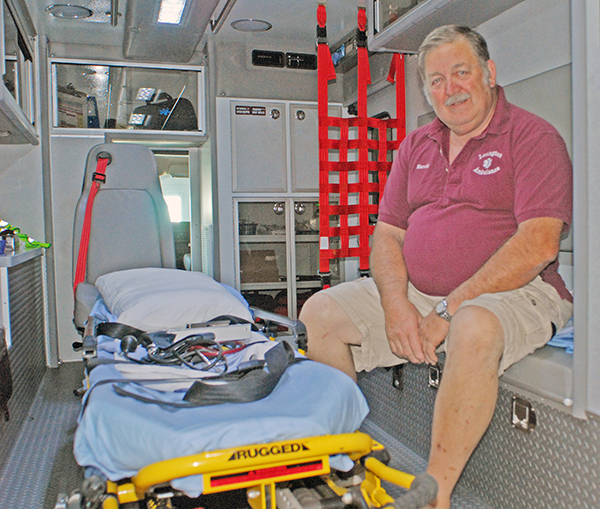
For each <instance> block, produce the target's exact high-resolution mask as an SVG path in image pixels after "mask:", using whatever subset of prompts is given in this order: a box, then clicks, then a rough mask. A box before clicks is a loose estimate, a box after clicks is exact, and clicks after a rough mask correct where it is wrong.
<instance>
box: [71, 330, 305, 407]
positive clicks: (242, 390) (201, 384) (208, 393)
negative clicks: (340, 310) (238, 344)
mask: <svg viewBox="0 0 600 509" xmlns="http://www.w3.org/2000/svg"><path fill="white" fill-rule="evenodd" d="M304 360H307V359H305V358H295V356H294V351H293V349H292V347H291V346H290V345H289V344H288V343H286V342H285V341H282V342H280V343H278V344H277V345H276V346H274V347H273V348H271V349H270V350H268V351H267V352H266V353H265V362H264V363H263V362H256V361H250V362H251V364H250V365H249V366H248V367H242V366H240V368H238V369H237V370H236V371H232V372H230V373H224V374H222V375H219V376H215V377H210V378H207V379H202V380H196V381H195V382H194V383H193V384H192V386H191V387H190V388H189V389H188V390H187V392H186V393H185V396H184V397H183V400H177V401H173V400H172V399H168V398H164V399H160V398H159V396H160V391H152V392H151V393H150V392H149V391H146V389H145V387H144V386H143V384H144V383H145V382H147V383H149V384H152V383H155V382H156V379H148V380H135V381H134V380H131V381H129V380H123V379H122V378H118V379H106V380H101V381H100V382H98V383H97V384H95V385H94V386H92V388H91V389H90V390H89V391H88V393H87V394H86V400H85V402H84V406H83V409H82V412H83V411H84V410H85V408H86V406H87V402H88V401H89V393H90V392H91V391H92V390H93V389H94V388H96V387H99V386H100V385H105V384H109V383H111V384H114V390H115V392H116V393H117V394H119V395H120V396H126V397H130V398H133V399H136V400H138V401H142V402H144V403H154V404H157V405H166V406H170V407H174V408H195V407H201V406H211V405H220V404H222V403H250V402H252V401H258V400H260V399H263V398H265V397H267V396H268V395H269V394H271V392H273V389H275V387H276V386H277V384H278V383H279V380H280V379H281V377H282V376H283V374H284V373H285V370H286V369H287V368H288V367H289V366H291V365H292V364H295V363H297V362H300V361H304ZM264 367H266V368H267V371H265V370H264ZM127 387H135V389H132V390H129V389H127ZM136 389H138V392H133V391H134V390H136ZM144 394H145V395H144Z"/></svg>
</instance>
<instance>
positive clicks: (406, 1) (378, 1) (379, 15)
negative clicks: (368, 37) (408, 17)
mask: <svg viewBox="0 0 600 509" xmlns="http://www.w3.org/2000/svg"><path fill="white" fill-rule="evenodd" d="M423 1H425V0H375V2H374V3H375V5H374V9H375V30H376V32H382V31H383V30H385V29H386V28H387V27H388V26H390V25H391V24H392V23H393V22H394V21H396V20H397V19H400V18H401V17H402V16H404V15H405V14H406V13H407V12H408V11H410V10H411V9H412V8H413V7H415V6H416V5H417V4H419V3H421V2H423Z"/></svg>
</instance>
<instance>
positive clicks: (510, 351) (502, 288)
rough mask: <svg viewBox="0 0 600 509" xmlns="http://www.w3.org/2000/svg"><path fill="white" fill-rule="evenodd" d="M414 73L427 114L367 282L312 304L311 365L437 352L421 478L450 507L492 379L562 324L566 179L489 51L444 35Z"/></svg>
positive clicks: (559, 143) (403, 155)
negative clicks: (503, 83) (436, 383)
mask: <svg viewBox="0 0 600 509" xmlns="http://www.w3.org/2000/svg"><path fill="white" fill-rule="evenodd" d="M418 67H419V73H420V75H421V78H422V81H423V88H424V92H425V94H426V97H427V98H428V100H429V102H430V103H431V105H432V106H433V109H434V111H435V113H436V115H437V119H436V120H435V121H434V122H432V123H431V124H429V125H427V126H424V127H421V128H419V129H417V130H416V131H413V132H412V133H411V134H409V135H408V136H407V138H406V139H405V140H404V141H403V142H402V144H401V145H400V148H399V150H398V154H397V156H396V158H395V160H394V164H393V167H392V171H391V174H390V178H389V180H388V183H387V185H386V189H385V193H384V197H383V199H382V202H381V207H380V213H379V221H378V223H377V226H376V229H375V233H374V237H373V246H372V251H371V271H372V275H373V279H370V278H363V279H361V280H358V281H356V282H351V283H344V284H342V285H338V286H336V287H333V288H330V289H328V290H325V291H323V292H319V293H317V294H316V295H314V296H313V297H312V298H311V299H309V300H308V301H307V303H306V304H305V306H304V308H303V310H302V313H301V316H300V319H301V320H302V321H303V322H304V323H305V324H306V326H307V330H308V355H309V357H311V358H312V359H315V360H318V361H321V362H324V363H327V364H330V365H332V366H334V367H337V368H338V369H341V370H342V371H344V372H346V373H347V374H348V375H349V376H351V377H353V378H354V379H356V371H361V370H367V371H368V370H371V369H373V368H375V367H377V366H392V365H395V364H399V363H401V362H405V361H410V362H413V363H423V362H426V363H429V364H435V363H436V362H437V353H436V350H437V349H438V347H440V346H441V345H442V346H443V348H444V349H445V351H446V361H445V366H444V377H443V379H442V382H441V385H440V388H439V391H438V394H437V399H436V403H435V409H434V416H433V428H432V442H431V451H430V458H429V464H428V468H427V471H428V472H429V473H430V474H431V475H432V476H433V477H435V478H436V480H437V481H438V484H439V494H438V498H437V500H436V502H435V503H434V505H433V507H435V508H436V509H446V508H449V507H450V496H451V493H452V490H453V488H454V486H455V484H456V482H457V481H458V479H459V477H460V474H461V473H462V471H463V469H464V467H465V465H466V463H467V461H468V459H469V457H470V455H471V454H472V452H473V450H474V449H475V447H476V445H477V444H478V443H479V440H480V439H481V437H482V436H483V433H484V432H485V430H486V429H487V427H488V425H489V423H490V421H491V418H492V416H493V413H494V409H495V405H496V398H497V391H498V376H499V375H500V374H502V373H503V372H504V370H506V369H507V368H508V367H509V366H510V365H511V364H513V363H515V362H517V361H518V360H520V359H521V358H523V357H525V356H526V355H528V354H529V353H531V352H533V351H534V350H535V349H536V348H539V347H541V346H543V345H544V344H546V342H547V341H548V340H549V339H550V337H551V335H552V329H553V328H556V329H559V328H561V327H562V326H563V325H564V324H565V323H566V321H567V320H568V318H569V317H570V315H571V313H572V299H571V295H570V293H569V292H568V291H567V289H566V287H565V285H564V283H563V281H562V279H561V278H560V276H559V275H558V273H557V268H558V263H557V255H558V250H559V244H560V239H561V235H562V234H564V233H565V232H566V231H567V230H568V228H569V226H570V222H571V209H572V170H571V163H570V160H569V157H568V154H567V151H566V148H565V144H564V142H563V140H562V139H561V138H560V136H559V134H558V133H557V132H556V130H555V129H554V128H553V127H552V126H551V125H549V124H548V123H547V122H545V121H544V120H542V119H540V118H538V117H536V116H534V115H532V114H531V113H528V112H526V111H524V110H522V109H520V108H517V107H515V106H513V105H511V104H509V103H508V102H507V101H506V99H505V97H504V92H503V91H502V88H501V87H500V86H498V85H497V84H496V68H495V64H494V62H493V61H492V60H490V57H489V54H488V50H487V45H486V43H485V40H484V39H483V38H482V37H481V36H480V35H479V34H478V33H476V32H474V31H472V30H471V29H469V28H467V27H461V26H456V25H452V26H444V27H440V28H438V29H436V30H434V31H433V32H432V33H431V34H430V35H429V36H428V37H427V38H426V39H425V41H424V42H423V44H422V45H421V48H420V50H419V56H418Z"/></svg>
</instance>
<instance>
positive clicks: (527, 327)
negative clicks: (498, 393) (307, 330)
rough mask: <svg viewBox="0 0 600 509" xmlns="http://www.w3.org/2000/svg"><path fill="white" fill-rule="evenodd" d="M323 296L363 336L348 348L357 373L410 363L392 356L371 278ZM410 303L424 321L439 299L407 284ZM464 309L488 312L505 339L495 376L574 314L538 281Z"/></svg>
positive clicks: (471, 302) (483, 298)
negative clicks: (499, 324) (476, 307)
mask: <svg viewBox="0 0 600 509" xmlns="http://www.w3.org/2000/svg"><path fill="white" fill-rule="evenodd" d="M323 291H324V292H326V293H327V295H329V296H330V297H332V298H333V299H335V301H336V302H337V303H338V304H339V305H340V306H341V307H342V309H343V310H344V311H345V312H346V314H347V315H348V317H349V319H350V320H352V322H353V323H354V325H355V326H356V327H357V328H358V330H359V331H360V332H361V334H362V337H363V340H362V344H361V345H356V346H354V345H352V346H351V347H350V348H351V350H352V355H353V357H354V365H355V367H356V371H371V370H373V369H375V368H376V367H387V366H395V365H397V364H401V363H403V362H408V361H406V360H405V359H401V358H400V357H397V356H396V355H394V354H393V353H392V351H391V350H390V347H389V344H388V341H387V337H386V334H385V320H384V316H383V309H382V307H381V302H380V297H379V292H378V291H377V286H376V285H375V282H374V281H373V279H372V278H361V279H357V280H356V281H351V282H348V283H343V284H340V285H337V286H334V287H331V288H328V289H326V290H323ZM408 298H409V300H410V301H411V302H412V303H413V304H414V305H415V307H416V308H417V309H418V310H419V312H420V313H421V314H422V315H423V316H426V315H428V314H429V313H430V312H431V310H432V309H433V308H434V307H435V306H436V304H437V303H438V302H439V301H440V300H441V299H442V297H433V296H430V295H426V294H424V293H422V292H420V291H419V290H417V289H416V288H415V287H414V286H413V285H412V284H410V283H409V288H408ZM467 305H476V306H481V307H484V308H486V309H488V310H490V311H491V312H492V313H494V314H495V315H496V316H497V317H498V319H499V320H500V323H501V324H502V327H503V329H504V336H505V337H504V354H503V356H502V359H501V361H500V367H499V369H498V375H499V376H500V375H501V374H502V373H504V371H506V369H508V368H509V366H511V365H512V364H514V363H515V362H517V361H519V360H521V359H522V358H523V357H525V356H527V355H529V354H530V353H532V352H533V351H534V350H536V349H538V348H540V347H542V346H544V345H545V344H546V343H547V342H548V341H549V340H550V338H551V337H552V332H553V330H552V327H553V325H554V327H555V328H556V330H559V329H561V328H562V327H564V325H565V324H566V323H567V321H568V319H569V318H570V317H571V315H572V313H573V304H572V303H570V302H569V301H566V300H564V299H561V298H560V296H559V294H558V292H557V291H556V290H555V289H554V287H553V286H552V285H550V284H548V283H546V282H544V281H543V280H542V278H541V277H540V276H538V277H536V278H535V279H534V280H533V281H532V282H531V283H529V284H528V285H525V286H524V287H522V288H518V289H517V290H510V291H508V292H499V293H487V294H483V295H480V296H479V297H477V298H475V299H472V300H469V301H465V302H463V303H462V304H461V307H462V306H467ZM443 345H444V344H442V346H441V349H442V351H443Z"/></svg>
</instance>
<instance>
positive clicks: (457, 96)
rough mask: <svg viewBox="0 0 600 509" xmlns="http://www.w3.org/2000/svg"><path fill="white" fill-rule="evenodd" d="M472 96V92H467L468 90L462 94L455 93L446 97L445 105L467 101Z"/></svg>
mask: <svg viewBox="0 0 600 509" xmlns="http://www.w3.org/2000/svg"><path fill="white" fill-rule="evenodd" d="M470 98H471V94H467V93H466V92H462V93H460V94H454V95H451V96H450V97H448V99H446V102H445V103H444V105H445V106H452V105H453V104H456V103H459V102H461V101H466V100H467V99H470Z"/></svg>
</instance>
